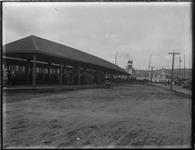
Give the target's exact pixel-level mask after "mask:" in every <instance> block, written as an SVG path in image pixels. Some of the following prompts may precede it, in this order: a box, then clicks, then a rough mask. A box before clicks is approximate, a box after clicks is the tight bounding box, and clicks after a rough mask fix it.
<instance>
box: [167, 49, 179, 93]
mask: <svg viewBox="0 0 195 150" xmlns="http://www.w3.org/2000/svg"><path fill="white" fill-rule="evenodd" d="M168 54H170V55H173V57H172V70H171V84H170V89H171V90H172V88H173V71H174V59H175V55H179V54H180V53H176V52H174V51H173V52H172V53H168Z"/></svg>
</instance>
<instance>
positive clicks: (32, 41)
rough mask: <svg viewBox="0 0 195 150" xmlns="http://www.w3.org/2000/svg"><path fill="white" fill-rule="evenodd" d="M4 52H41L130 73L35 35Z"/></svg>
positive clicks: (13, 44)
mask: <svg viewBox="0 0 195 150" xmlns="http://www.w3.org/2000/svg"><path fill="white" fill-rule="evenodd" d="M3 53H4V55H5V54H9V53H19V54H20V53H37V54H39V53H41V54H45V55H50V56H57V57H59V58H63V59H71V60H73V61H78V62H83V63H88V64H92V65H95V66H100V67H104V68H108V69H112V70H115V71H119V72H123V73H125V74H128V73H127V72H126V71H125V70H124V69H122V68H120V67H119V66H117V65H115V64H112V63H110V62H108V61H106V60H104V59H101V58H99V57H96V56H94V55H91V54H88V53H86V52H82V51H80V50H77V49H74V48H72V47H69V46H65V45H62V44H59V43H56V42H53V41H50V40H47V39H43V38H40V37H38V36H34V35H31V36H28V37H25V38H22V39H19V40H17V41H14V42H10V43H8V44H6V45H5V46H4V48H3Z"/></svg>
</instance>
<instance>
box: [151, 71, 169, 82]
mask: <svg viewBox="0 0 195 150" xmlns="http://www.w3.org/2000/svg"><path fill="white" fill-rule="evenodd" d="M151 76H152V77H151ZM151 79H152V82H168V81H170V76H169V75H168V74H166V73H165V70H164V68H162V69H161V70H155V71H153V73H151V72H150V74H149V80H150V81H151Z"/></svg>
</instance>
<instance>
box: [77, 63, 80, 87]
mask: <svg viewBox="0 0 195 150" xmlns="http://www.w3.org/2000/svg"><path fill="white" fill-rule="evenodd" d="M77 76H78V85H80V65H78V67H77Z"/></svg>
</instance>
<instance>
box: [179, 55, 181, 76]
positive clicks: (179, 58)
mask: <svg viewBox="0 0 195 150" xmlns="http://www.w3.org/2000/svg"><path fill="white" fill-rule="evenodd" d="M179 77H181V57H179Z"/></svg>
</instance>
